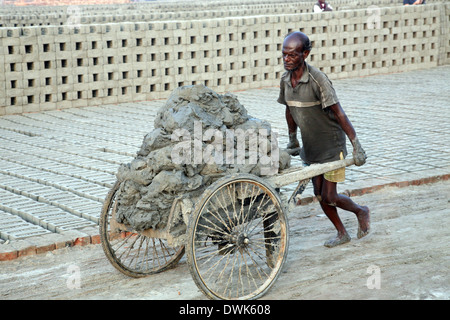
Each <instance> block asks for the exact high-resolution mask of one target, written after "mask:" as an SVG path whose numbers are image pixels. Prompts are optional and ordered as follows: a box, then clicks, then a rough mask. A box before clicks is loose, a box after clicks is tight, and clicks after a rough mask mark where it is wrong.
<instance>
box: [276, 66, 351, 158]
mask: <svg viewBox="0 0 450 320" xmlns="http://www.w3.org/2000/svg"><path fill="white" fill-rule="evenodd" d="M278 102H279V103H281V104H284V105H286V106H288V107H289V111H290V113H291V115H292V117H293V119H294V121H295V123H296V124H297V126H298V127H299V128H300V133H301V137H302V143H303V146H302V149H301V152H300V157H301V158H302V160H303V161H304V162H306V163H307V164H312V163H325V162H330V161H335V160H339V158H340V153H341V152H342V153H343V155H344V157H345V156H346V155H347V149H346V135H345V132H344V131H343V130H342V127H341V126H340V125H339V123H338V122H337V120H336V118H335V117H334V113H333V111H331V110H330V108H329V106H331V105H334V104H336V103H338V102H339V101H338V98H337V96H336V92H335V91H334V88H333V85H332V83H331V81H330V80H329V79H328V77H327V76H326V75H325V74H324V73H323V72H321V71H320V70H319V69H317V68H315V67H313V66H310V65H308V64H307V63H306V62H305V71H304V72H303V75H302V77H301V79H300V81H299V83H298V85H297V86H296V87H295V88H293V87H292V84H291V73H290V72H289V71H287V72H285V73H284V74H283V75H282V77H281V81H280V96H279V97H278Z"/></svg>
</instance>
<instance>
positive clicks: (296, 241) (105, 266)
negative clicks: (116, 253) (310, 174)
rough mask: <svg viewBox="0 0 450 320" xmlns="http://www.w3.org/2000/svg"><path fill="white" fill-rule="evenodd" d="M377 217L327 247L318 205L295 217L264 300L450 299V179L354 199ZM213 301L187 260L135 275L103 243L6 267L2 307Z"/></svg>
mask: <svg viewBox="0 0 450 320" xmlns="http://www.w3.org/2000/svg"><path fill="white" fill-rule="evenodd" d="M354 199H355V200H356V201H357V202H358V203H361V204H366V205H368V206H369V207H370V208H371V211H372V233H371V234H370V235H369V236H368V237H366V238H364V239H362V240H357V239H356V236H355V235H356V231H357V229H356V228H357V225H356V219H355V218H354V216H353V215H352V214H350V213H342V214H341V217H342V218H343V220H344V222H345V224H346V226H347V229H348V231H349V233H350V234H351V235H352V236H354V238H355V239H353V240H352V241H351V242H350V243H349V244H346V245H343V246H341V247H337V248H333V249H328V248H325V247H324V246H323V245H322V244H323V243H324V241H325V240H327V239H328V238H329V237H331V236H333V235H334V230H333V227H332V226H331V223H330V222H329V221H328V220H327V218H326V217H325V216H323V214H322V212H321V211H320V209H319V206H318V204H317V203H313V204H310V205H307V206H302V207H300V208H299V209H298V211H297V212H294V213H292V214H291V216H290V219H289V221H290V234H291V240H290V248H289V255H288V261H287V264H286V267H285V270H284V272H283V273H282V274H281V276H280V277H279V278H278V280H277V282H276V283H275V285H274V287H273V288H272V289H271V290H270V291H269V293H268V294H267V295H266V296H264V299H447V300H448V299H449V298H450V228H449V225H450V181H443V182H438V183H434V184H430V185H422V186H415V187H406V188H385V189H382V190H380V191H378V192H376V193H372V194H367V195H364V196H361V197H355V198H354ZM9 299H20V300H23V299H187V300H189V299H205V297H204V296H203V295H202V294H201V293H200V292H199V291H198V290H197V287H196V286H195V284H194V282H193V280H192V278H191V276H190V274H189V270H188V266H187V264H186V260H185V259H184V258H183V259H182V260H181V262H180V264H179V265H178V266H177V267H176V268H175V269H172V270H169V271H166V272H164V273H161V274H158V275H154V276H150V277H147V278H142V279H132V278H128V277H126V276H124V275H122V274H121V273H119V272H118V271H116V270H115V269H114V268H113V267H112V266H111V265H110V264H109V262H108V261H107V260H106V258H105V257H104V254H103V251H102V249H101V246H100V245H95V246H94V245H91V246H86V247H73V248H67V249H62V250H58V251H54V252H49V253H46V254H42V255H38V256H28V257H23V258H19V259H16V260H12V261H5V262H0V300H9Z"/></svg>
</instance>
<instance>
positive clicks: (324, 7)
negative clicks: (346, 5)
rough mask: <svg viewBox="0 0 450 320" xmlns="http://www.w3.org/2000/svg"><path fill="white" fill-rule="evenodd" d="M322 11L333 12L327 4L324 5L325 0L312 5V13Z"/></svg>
mask: <svg viewBox="0 0 450 320" xmlns="http://www.w3.org/2000/svg"><path fill="white" fill-rule="evenodd" d="M323 11H333V8H332V7H331V6H330V5H329V4H328V3H326V2H325V0H319V1H317V3H316V4H315V5H314V13H318V12H323Z"/></svg>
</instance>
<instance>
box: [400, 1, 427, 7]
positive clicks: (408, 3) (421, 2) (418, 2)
mask: <svg viewBox="0 0 450 320" xmlns="http://www.w3.org/2000/svg"><path fill="white" fill-rule="evenodd" d="M403 4H404V5H405V6H409V5H411V6H413V5H414V6H415V5H418V4H425V0H403Z"/></svg>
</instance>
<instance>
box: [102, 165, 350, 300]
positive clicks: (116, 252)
mask: <svg viewBox="0 0 450 320" xmlns="http://www.w3.org/2000/svg"><path fill="white" fill-rule="evenodd" d="M352 164H354V161H353V159H348V160H339V161H334V162H329V163H325V164H314V165H311V166H308V167H291V168H289V169H287V170H284V171H283V172H280V173H279V174H277V175H273V176H267V177H264V178H262V177H258V176H254V175H249V174H236V175H231V176H225V177H221V178H218V179H217V180H216V181H215V182H214V183H212V184H211V185H209V186H208V187H207V188H205V190H204V191H203V192H202V193H201V195H200V196H199V197H198V199H196V201H194V203H195V205H194V206H193V208H191V209H189V208H186V205H184V204H185V203H186V201H184V200H189V201H191V202H192V199H183V195H181V196H179V197H178V198H176V199H175V200H174V202H173V204H172V208H171V210H170V214H169V218H168V223H167V226H166V227H165V228H164V230H155V229H147V230H144V231H136V230H133V229H132V228H130V227H129V226H127V225H125V224H121V223H118V222H117V221H116V219H115V214H116V210H117V206H118V201H117V198H118V194H119V193H120V188H119V187H120V182H116V184H115V185H114V186H113V188H112V189H111V191H110V192H109V193H108V195H107V197H106V199H105V202H104V205H103V208H102V212H101V218H100V236H101V243H102V247H103V250H104V252H105V254H106V257H107V258H108V259H109V261H110V262H111V263H112V265H113V266H114V267H115V268H116V269H118V270H119V271H120V272H122V273H124V274H126V275H128V276H131V277H143V276H147V275H151V274H155V273H158V272H162V271H164V270H167V269H169V268H172V267H174V266H175V265H176V264H177V263H178V261H179V260H180V259H181V258H182V256H183V254H184V253H185V252H186V257H187V263H188V266H189V270H190V272H191V275H192V277H193V279H194V282H195V283H196V285H197V286H198V288H199V289H200V290H201V291H202V292H203V293H204V294H206V296H208V297H209V298H212V299H257V298H259V297H261V296H262V295H264V294H265V293H266V292H267V291H268V290H269V289H270V287H271V286H272V285H273V283H274V282H275V280H276V279H277V277H278V276H279V275H280V272H281V270H282V268H283V265H284V263H285V261H286V256H287V252H288V244H289V232H288V220H287V203H286V204H283V203H282V201H281V198H280V195H279V193H278V192H277V191H276V190H279V189H278V188H280V187H282V186H287V185H290V184H293V183H296V182H299V187H301V186H304V185H305V182H306V183H307V182H308V181H309V179H311V178H312V177H315V176H317V175H320V174H323V173H325V172H328V171H331V170H336V169H339V168H342V167H346V166H349V165H352ZM299 187H297V189H296V190H295V191H294V194H299V193H301V191H302V190H298V189H299ZM294 194H293V195H294ZM291 198H292V197H291ZM189 201H188V202H189ZM180 230H181V232H180Z"/></svg>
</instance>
